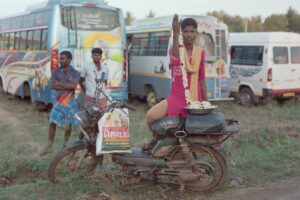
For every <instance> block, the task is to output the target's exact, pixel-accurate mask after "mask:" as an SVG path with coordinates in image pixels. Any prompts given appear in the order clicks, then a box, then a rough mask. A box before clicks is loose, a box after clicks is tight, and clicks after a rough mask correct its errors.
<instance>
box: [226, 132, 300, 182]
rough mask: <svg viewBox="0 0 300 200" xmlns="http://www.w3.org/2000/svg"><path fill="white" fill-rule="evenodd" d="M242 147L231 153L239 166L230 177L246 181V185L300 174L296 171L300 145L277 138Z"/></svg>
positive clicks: (251, 141)
mask: <svg viewBox="0 0 300 200" xmlns="http://www.w3.org/2000/svg"><path fill="white" fill-rule="evenodd" d="M241 143H242V144H241V145H240V146H239V148H237V149H231V150H230V151H231V152H232V157H233V159H234V161H235V162H236V164H237V169H235V170H232V171H231V174H234V175H238V176H241V177H243V178H244V180H246V184H250V185H252V184H255V183H257V182H264V181H269V180H273V179H276V178H281V177H284V176H290V175H295V174H300V170H299V169H296V168H294V167H293V161H297V160H299V159H300V142H299V141H297V140H295V139H294V138H292V137H281V136H277V137H274V138H272V140H271V141H270V140H265V139H262V140H261V141H260V142H259V143H257V141H256V140H249V141H247V142H245V141H244V142H241Z"/></svg>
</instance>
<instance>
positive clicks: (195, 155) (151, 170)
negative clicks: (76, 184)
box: [47, 87, 239, 192]
mask: <svg viewBox="0 0 300 200" xmlns="http://www.w3.org/2000/svg"><path fill="white" fill-rule="evenodd" d="M99 88H101V87H99ZM109 101H110V105H109V106H108V108H107V110H106V112H112V110H114V109H116V108H118V109H123V108H128V109H131V110H134V108H133V107H132V106H130V105H128V104H125V103H124V102H121V101H111V100H109ZM201 111H202V112H201V113H204V112H203V110H201ZM193 112H195V110H193ZM101 116H103V113H101V112H100V111H99V109H98V108H97V107H95V106H94V105H90V106H88V107H87V108H86V110H83V111H81V112H79V113H78V114H77V115H76V117H77V119H78V120H79V122H80V128H81V130H82V136H83V137H81V138H82V139H79V140H77V141H74V142H72V143H69V144H67V145H66V146H65V147H63V148H62V149H61V150H60V151H59V152H57V154H56V155H55V156H54V158H53V159H52V161H51V162H50V164H49V167H48V173H47V174H48V178H49V180H50V181H51V182H53V183H55V182H57V181H63V180H66V179H67V180H71V179H70V178H72V177H74V176H75V177H76V176H78V175H87V174H91V173H92V172H93V171H94V170H95V168H96V166H97V165H102V164H103V155H99V156H96V153H95V151H96V147H95V146H96V137H97V134H98V126H97V122H98V120H99V119H100V118H101ZM152 130H153V131H154V132H156V133H158V134H159V137H160V140H159V142H158V143H157V144H156V146H155V147H154V148H153V149H152V150H151V151H147V152H145V151H142V150H139V149H137V150H133V152H132V153H123V154H122V153H111V154H110V156H111V158H112V161H113V162H114V163H116V164H118V165H119V166H121V168H120V169H117V168H111V169H108V170H102V171H100V173H102V174H103V176H104V175H105V176H106V177H114V178H117V179H118V180H119V181H120V182H121V183H122V184H123V185H126V186H132V185H136V184H144V183H145V182H146V183H153V182H154V183H165V184H170V185H174V184H175V185H178V186H180V191H183V190H184V189H189V190H197V191H203V192H211V191H214V190H216V189H217V188H218V187H220V186H221V185H222V184H223V183H224V181H225V179H226V176H227V163H226V160H225V157H224V146H223V145H222V144H223V142H224V141H225V140H227V139H228V138H229V137H230V136H232V134H234V133H236V132H238V130H239V126H238V122H237V121H236V120H225V119H224V115H223V114H222V113H219V112H212V110H210V112H206V114H201V115H199V114H190V115H189V116H188V118H187V119H186V120H184V119H182V118H181V117H179V116H177V117H176V116H175V117H165V118H162V119H161V120H158V121H157V122H155V123H154V124H153V126H152ZM114 178H112V180H114Z"/></svg>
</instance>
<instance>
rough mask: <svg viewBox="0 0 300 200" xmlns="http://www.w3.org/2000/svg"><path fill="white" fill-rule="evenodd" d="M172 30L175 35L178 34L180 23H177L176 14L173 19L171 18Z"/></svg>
mask: <svg viewBox="0 0 300 200" xmlns="http://www.w3.org/2000/svg"><path fill="white" fill-rule="evenodd" d="M172 29H173V33H174V34H175V35H179V34H180V22H179V21H178V15H177V14H175V15H174V17H173V22H172Z"/></svg>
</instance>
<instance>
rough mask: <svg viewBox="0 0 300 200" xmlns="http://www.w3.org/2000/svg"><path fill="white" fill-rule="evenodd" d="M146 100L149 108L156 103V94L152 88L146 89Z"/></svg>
mask: <svg viewBox="0 0 300 200" xmlns="http://www.w3.org/2000/svg"><path fill="white" fill-rule="evenodd" d="M146 101H147V104H148V106H149V107H150V108H151V107H152V106H154V105H155V104H156V95H155V92H154V91H153V90H152V89H150V90H148V91H147V94H146Z"/></svg>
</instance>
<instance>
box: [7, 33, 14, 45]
mask: <svg viewBox="0 0 300 200" xmlns="http://www.w3.org/2000/svg"><path fill="white" fill-rule="evenodd" d="M14 42H15V33H9V39H8V42H7V49H14Z"/></svg>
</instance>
